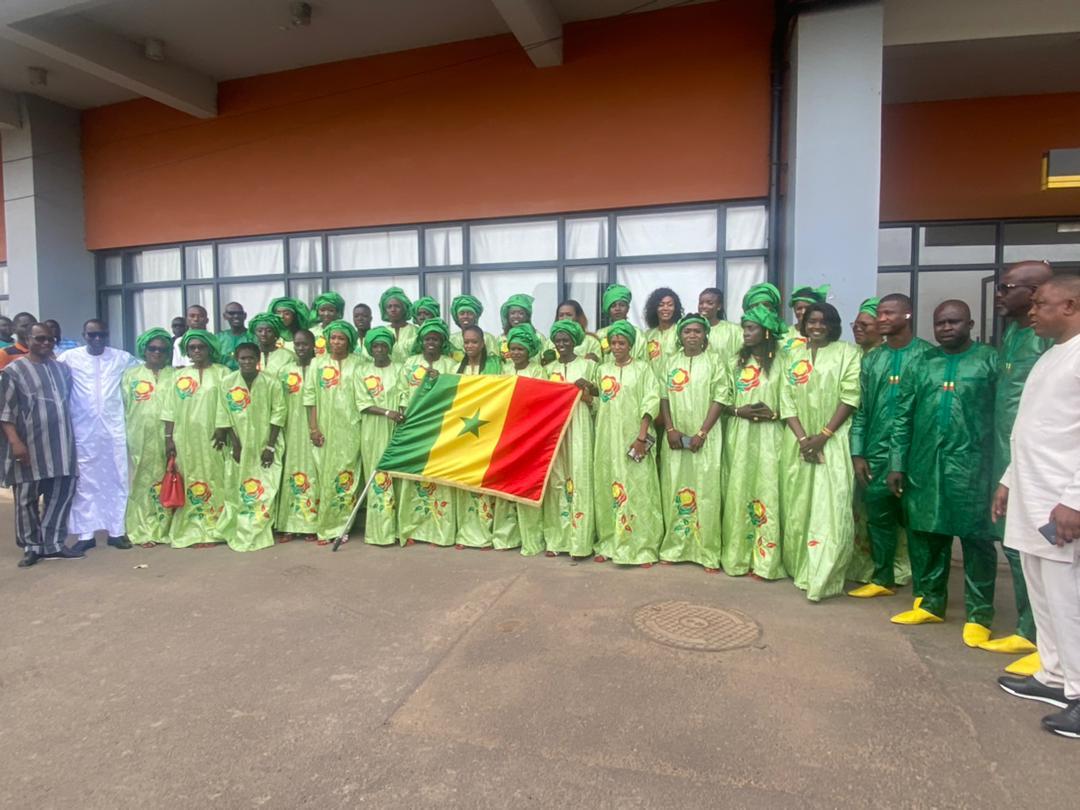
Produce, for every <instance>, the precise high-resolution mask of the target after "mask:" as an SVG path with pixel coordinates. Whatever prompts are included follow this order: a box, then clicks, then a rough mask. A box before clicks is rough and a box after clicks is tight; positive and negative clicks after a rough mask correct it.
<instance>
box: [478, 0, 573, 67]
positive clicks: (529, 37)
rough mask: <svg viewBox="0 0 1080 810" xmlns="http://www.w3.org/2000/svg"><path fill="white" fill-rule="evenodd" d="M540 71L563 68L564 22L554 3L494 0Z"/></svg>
mask: <svg viewBox="0 0 1080 810" xmlns="http://www.w3.org/2000/svg"><path fill="white" fill-rule="evenodd" d="M491 2H492V4H493V5H494V6H495V8H496V10H497V11H498V12H499V14H501V15H502V18H503V19H504V20H505V21H506V24H507V25H508V26H509V27H510V30H511V31H512V32H513V34H514V36H515V37H517V41H518V42H520V43H521V47H522V48H524V49H525V52H526V53H527V54H528V55H529V58H530V59H532V62H533V64H534V65H536V66H537V67H539V68H543V67H555V66H557V65H561V64H562V43H563V40H562V20H560V19H559V13H558V12H557V11H556V10H555V7H554V6H553V5H552V4H551V2H550V0H491Z"/></svg>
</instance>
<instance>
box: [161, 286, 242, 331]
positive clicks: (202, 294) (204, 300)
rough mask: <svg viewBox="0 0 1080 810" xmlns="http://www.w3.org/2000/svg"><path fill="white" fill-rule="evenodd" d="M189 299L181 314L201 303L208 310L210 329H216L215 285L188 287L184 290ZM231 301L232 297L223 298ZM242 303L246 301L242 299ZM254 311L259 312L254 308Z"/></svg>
mask: <svg viewBox="0 0 1080 810" xmlns="http://www.w3.org/2000/svg"><path fill="white" fill-rule="evenodd" d="M184 296H185V298H187V301H186V302H185V303H184V307H185V312H180V313H177V314H179V315H184V314H186V308H187V307H189V306H191V305H192V304H199V305H200V306H202V307H203V309H205V310H206V317H207V323H208V324H209V325H210V331H215V330H214V324H215V323H217V311H216V310H217V308H216V307H215V306H214V287H213V285H211V284H200V285H199V286H197V287H188V288H187V290H186V291H185V292H184ZM222 300H225V301H229V300H231V299H222ZM241 303H244V302H243V301H241ZM244 309H247V305H246V304H245V305H244ZM251 311H252V312H258V311H259V310H257V309H254V310H251Z"/></svg>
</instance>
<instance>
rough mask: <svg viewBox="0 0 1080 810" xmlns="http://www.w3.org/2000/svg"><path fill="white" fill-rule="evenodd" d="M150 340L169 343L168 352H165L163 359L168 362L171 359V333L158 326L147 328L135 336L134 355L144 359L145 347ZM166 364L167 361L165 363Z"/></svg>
mask: <svg viewBox="0 0 1080 810" xmlns="http://www.w3.org/2000/svg"><path fill="white" fill-rule="evenodd" d="M151 340H164V341H165V342H166V343H168V344H169V352H168V353H166V356H165V359H166V360H167V361H169V362H171V361H172V354H171V352H172V335H170V334H169V333H168V332H166V331H165V330H164V329H162V328H161V327H160V326H155V327H154V328H153V329H147V330H146V331H145V332H143V333H142V334H141V335H139V336H138V337H137V338H135V355H136V356H137V357H139V358H141V359H143V360H145V359H146V347H147V346H149V345H150V341H151ZM166 365H168V363H166Z"/></svg>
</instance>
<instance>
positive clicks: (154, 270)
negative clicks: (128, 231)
mask: <svg viewBox="0 0 1080 810" xmlns="http://www.w3.org/2000/svg"><path fill="white" fill-rule="evenodd" d="M134 260H135V261H134V265H133V269H132V276H131V278H132V281H134V282H135V283H136V284H145V283H148V282H152V281H179V279H180V248H162V249H160V250H144V251H142V252H141V253H136V254H135V256H134Z"/></svg>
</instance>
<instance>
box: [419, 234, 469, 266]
mask: <svg viewBox="0 0 1080 810" xmlns="http://www.w3.org/2000/svg"><path fill="white" fill-rule="evenodd" d="M424 261H425V262H427V265H428V266H429V267H446V266H447V265H451V264H461V263H462V239H461V228H458V227H453V228H428V229H427V230H425V231H424Z"/></svg>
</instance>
